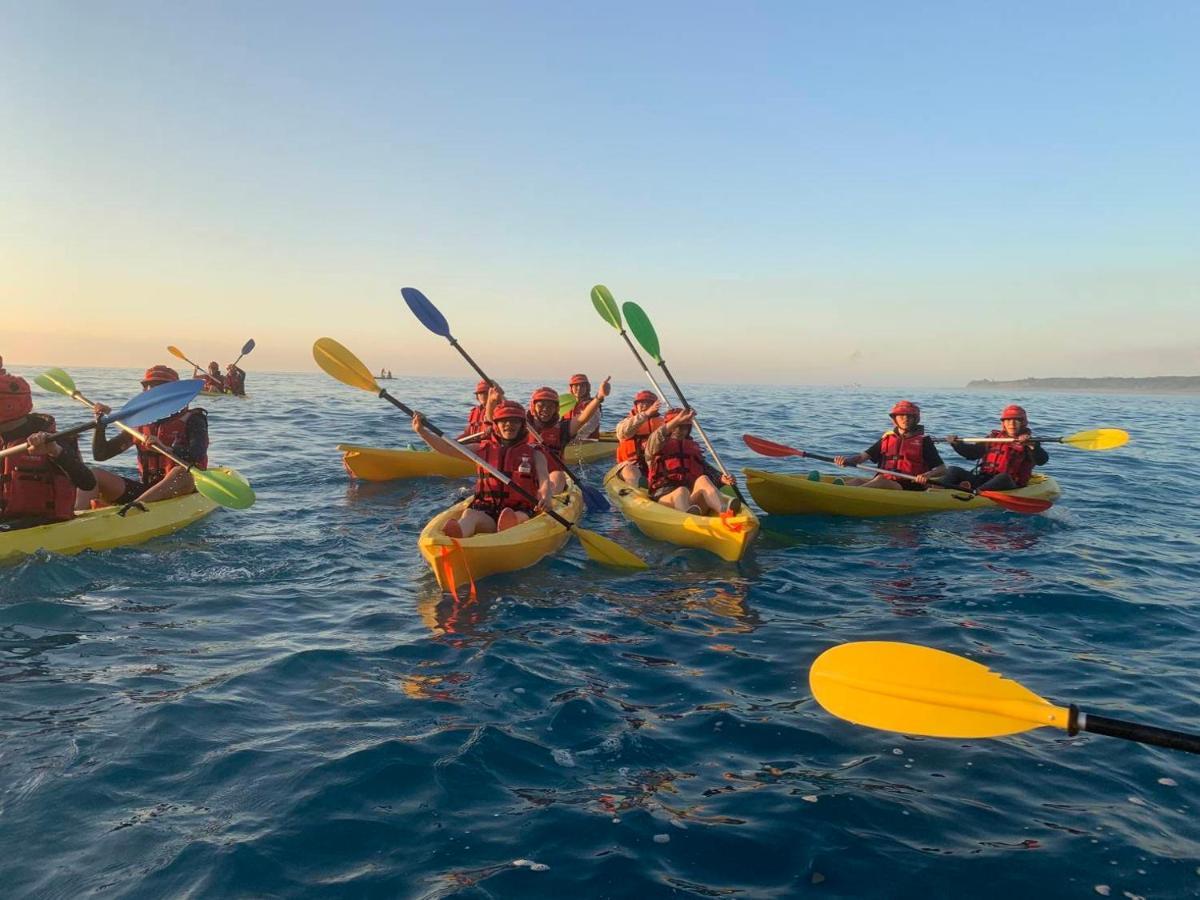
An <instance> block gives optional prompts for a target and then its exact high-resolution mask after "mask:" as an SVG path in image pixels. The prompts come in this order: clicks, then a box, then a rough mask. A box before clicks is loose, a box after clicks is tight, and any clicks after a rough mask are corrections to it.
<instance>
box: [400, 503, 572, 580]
mask: <svg viewBox="0 0 1200 900" xmlns="http://www.w3.org/2000/svg"><path fill="white" fill-rule="evenodd" d="M470 502H471V500H470V499H469V498H468V499H467V500H464V501H462V502H461V503H456V504H454V506H452V507H450V508H449V509H447V510H445V511H443V512H440V513H438V514H437V515H436V516H434V517H433V518H432V519H430V520H429V523H428V524H427V525H426V526H425V527H424V528H423V529H421V534H420V537H418V538H417V547H418V549H419V550H420V551H421V556H422V557H424V559H425V562H426V563H428V565H429V568H431V569H432V570H433V574H434V575H435V576H436V577H437V580H438V584H439V585H440V586H441V587H442V589H443V590H453V589H454V588H455V585H456V584H458V585H466V584H470V583H471V582H472V581H478V580H479V579H481V578H486V577H487V576H489V575H498V574H500V573H502V572H515V571H517V570H519V569H527V568H529V567H530V566H533V565H536V564H537V563H539V562H541V561H542V560H543V559H544V558H545V557H547V556H549V555H550V554H551V553H556V552H558V551H559V550H560V549H562V546H563V545H564V544H565V543H566V542H567V541H568V540H570V537H571V534H570V532H569V531H567V529H565V528H563V526H562V525H560V524H559V523H558V522H556V521H554V519H552V518H550V517H549V516H546V515H537V516H534V517H533V518H531V519H529V520H528V521H527V522H522V523H521V524H520V525H517V526H515V527H513V528H509V529H508V530H507V531H501V532H499V533H497V534H476V535H472V536H471V537H469V538H449V537H447V536H446V535H445V534H443V533H442V528H443V527H444V526H445V524H446V522H447V521H449V520H450V519H451V518H457V517H458V515H459V514H460V513H461V512H462V511H463V509H465V508H466V507H467V506H468V505H469V504H470ZM554 511H555V512H556V513H558V514H559V515H560V516H562V517H563V518H564V519H566V520H567V521H568V522H571V523H575V522H578V521H579V519H580V517H581V516H582V515H583V495H582V494H580V492H579V488H577V487H575V486H574V485H572V486H571V488H570V489H569V490H568V491H567V492H566V493H565V494H560V495H559V496H558V497H556V498H555V501H554Z"/></svg>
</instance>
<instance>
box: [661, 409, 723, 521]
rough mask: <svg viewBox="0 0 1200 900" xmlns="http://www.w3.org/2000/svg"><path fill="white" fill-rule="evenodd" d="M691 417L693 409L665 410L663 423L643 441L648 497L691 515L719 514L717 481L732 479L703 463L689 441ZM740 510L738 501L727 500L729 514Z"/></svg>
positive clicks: (690, 437) (702, 454)
mask: <svg viewBox="0 0 1200 900" xmlns="http://www.w3.org/2000/svg"><path fill="white" fill-rule="evenodd" d="M695 418H696V413H695V412H694V411H693V410H690V409H689V410H682V409H668V410H667V414H666V415H665V416H663V423H662V424H661V425H660V426H658V427H657V428H656V429H654V430H653V431H652V432H650V436H649V437H648V438H646V443H645V445H644V447H643V450H644V452H645V455H646V466H647V480H648V481H649V483H650V498H651V499H652V500H657V501H658V502H659V503H661V504H663V505H664V506H670V507H673V508H675V509H677V510H679V511H680V512H687V513H691V514H693V515H706V514H709V513H713V514H720V513H721V512H722V510H724V509H725V503H724V499H725V498H724V497H722V495H721V492H720V491H719V490H718V489H717V482H720V483H721V484H733V479H732V478H730V477H729V476H728V475H723V474H721V473H720V472H718V471H717V470H716V469H714V468H713V467H712V466H710V465H708V463H707V462H705V460H704V452H703V451H702V450H701V449H700V445H699V444H697V443H696V442H695V441H694V440H692V422H693V421H695ZM741 507H742V504H741V501H739V500H737V499H730V501H729V504H728V508H729V509H730V510H731V511H732V512H734V513H737V512H740V511H741Z"/></svg>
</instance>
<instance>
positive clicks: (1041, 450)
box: [1033, 442, 1050, 466]
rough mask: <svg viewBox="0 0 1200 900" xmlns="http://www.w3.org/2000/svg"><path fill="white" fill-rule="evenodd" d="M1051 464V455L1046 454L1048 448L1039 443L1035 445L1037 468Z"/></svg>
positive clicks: (1034, 460) (1034, 457) (1034, 461)
mask: <svg viewBox="0 0 1200 900" xmlns="http://www.w3.org/2000/svg"><path fill="white" fill-rule="evenodd" d="M1048 462H1050V454H1049V453H1047V452H1046V448H1045V447H1043V446H1042V445H1041V444H1039V443H1036V442H1035V443H1034V445H1033V464H1034V465H1035V466H1044V465H1045V464H1046V463H1048Z"/></svg>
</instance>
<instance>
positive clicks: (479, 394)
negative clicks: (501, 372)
mask: <svg viewBox="0 0 1200 900" xmlns="http://www.w3.org/2000/svg"><path fill="white" fill-rule="evenodd" d="M490 387H491V386H490V385H489V384H488V383H487V382H486V381H480V382H479V383H478V384H477V385H475V405H474V406H472V407H471V412H470V413H469V414H468V415H467V427H466V428H464V429H463V430H462V434H460V435H459V436H458V439H459V440H460V441H461V440H463V439H465V438H468V437H471V436H472V435H478V434H481V433H482V432H484V431H485V430H486V429H487V422H488V419H487V402H488V391H489V389H490ZM497 387H498V386H497ZM503 395H504V394H503V391H501V392H500V395H499V396H500V397H503Z"/></svg>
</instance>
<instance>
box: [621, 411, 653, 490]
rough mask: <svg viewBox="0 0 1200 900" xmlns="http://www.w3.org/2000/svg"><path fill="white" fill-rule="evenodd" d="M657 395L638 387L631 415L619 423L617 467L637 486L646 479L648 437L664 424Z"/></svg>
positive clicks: (623, 478)
mask: <svg viewBox="0 0 1200 900" xmlns="http://www.w3.org/2000/svg"><path fill="white" fill-rule="evenodd" d="M658 409H659V401H658V396H657V395H655V394H654V393H653V392H651V391H638V392H637V394H636V395H635V396H634V398H633V408H632V409H630V410H629V415H627V416H626V417H625V418H623V419H622V420H621V421H620V422H618V423H617V428H616V436H617V441H618V444H617V462H619V463H621V468H620V469H619V470H618V471H617V474H618V475H620V477H621V479H622V480H623V481H624V482H625V483H626V484H632V485H634V486H635V487H636V486H638V485H640V484H643V483H645V482H646V477H647V474H648V471H647V468H646V452H645V450H646V439H647V438H649V437H650V435H651V433H653V432H654V431H655V429H657V428H658V427H659V426H661V425H662V424H663V417H662V416H660V415H659V414H658Z"/></svg>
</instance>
